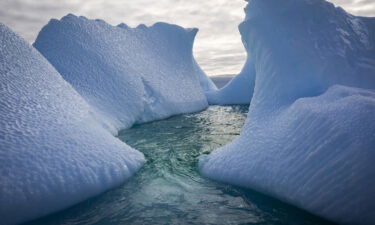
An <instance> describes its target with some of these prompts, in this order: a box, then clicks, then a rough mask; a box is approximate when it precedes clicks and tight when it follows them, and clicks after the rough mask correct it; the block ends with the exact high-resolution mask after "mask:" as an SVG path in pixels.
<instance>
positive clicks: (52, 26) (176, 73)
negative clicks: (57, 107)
mask: <svg viewBox="0 0 375 225" xmlns="http://www.w3.org/2000/svg"><path fill="white" fill-rule="evenodd" d="M197 31H198V30H197V29H184V28H182V27H179V26H177V25H170V24H166V23H156V24H154V25H153V26H151V27H147V26H145V25H140V26H138V27H137V28H130V27H128V26H127V25H125V24H120V25H118V26H111V25H109V24H107V23H105V22H104V21H102V20H89V19H87V18H85V17H77V16H74V15H72V14H69V15H67V16H65V17H63V18H62V19H61V20H51V21H50V22H49V23H48V24H47V25H46V26H45V27H44V28H43V29H42V30H41V32H40V33H39V35H38V37H37V40H36V41H35V43H34V47H35V48H36V49H38V50H39V51H40V52H41V53H42V54H43V55H44V56H45V57H46V58H47V59H48V60H49V61H50V62H51V64H52V65H53V66H54V67H55V68H56V69H57V71H59V72H60V74H61V75H62V76H63V78H64V79H65V80H67V81H68V82H69V83H70V84H71V85H72V86H73V87H74V88H75V90H76V91H77V92H78V93H79V94H80V95H81V96H82V97H83V98H84V99H85V100H86V101H87V102H88V103H89V104H90V105H92V106H93V108H94V109H95V111H96V112H97V114H99V115H100V117H101V118H102V120H101V121H102V123H103V125H104V126H105V127H107V128H108V129H109V130H111V132H112V133H114V134H116V132H117V131H118V130H120V129H124V128H128V127H130V126H131V125H133V124H134V123H143V122H148V121H152V120H157V119H163V118H166V117H169V116H172V115H175V114H181V113H190V112H196V111H200V110H203V109H205V108H206V107H207V106H208V104H207V100H206V97H205V93H204V92H205V91H208V90H212V89H215V86H214V84H213V83H212V82H211V80H210V79H209V78H208V77H207V76H206V74H204V72H203V71H202V70H201V69H200V68H199V66H198V65H197V63H196V62H195V60H194V58H193V55H192V48H193V42H194V38H195V35H196V33H197Z"/></svg>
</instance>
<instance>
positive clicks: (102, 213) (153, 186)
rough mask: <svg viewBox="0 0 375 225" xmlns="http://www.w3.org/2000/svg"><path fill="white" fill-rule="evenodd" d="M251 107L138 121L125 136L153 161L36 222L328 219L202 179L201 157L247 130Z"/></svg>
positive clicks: (299, 221)
mask: <svg viewBox="0 0 375 225" xmlns="http://www.w3.org/2000/svg"><path fill="white" fill-rule="evenodd" d="M247 108H248V106H212V107H210V108H208V109H207V110H206V111H204V112H200V113H196V114H189V115H180V116H175V117H172V118H169V119H166V120H162V121H156V122H152V123H147V124H143V125H136V126H134V127H133V128H131V129H129V130H124V131H122V132H120V134H119V138H120V139H121V140H123V141H125V142H126V143H128V144H129V145H130V146H132V147H134V148H136V149H138V150H140V151H142V152H143V153H144V154H145V156H146V158H147V160H148V161H147V163H146V164H145V165H144V166H143V168H142V169H141V170H140V171H139V172H138V173H137V174H136V175H135V176H134V177H132V178H131V179H130V180H129V181H128V182H126V183H125V184H123V185H122V186H121V187H118V188H116V189H113V190H110V191H108V192H106V193H104V194H102V195H100V196H98V197H95V198H92V199H89V200H87V201H85V202H82V203H80V204H78V205H76V206H73V207H71V208H69V209H67V210H65V211H62V212H59V213H56V214H53V215H50V216H48V217H45V218H42V219H40V220H37V221H34V222H32V223H30V224H66V225H68V224H69V225H77V224H215V225H219V224H296V225H297V224H298V225H300V224H327V222H325V221H323V220H321V219H319V218H317V217H314V216H312V215H310V214H308V213H306V212H304V211H301V210H298V209H296V208H294V207H292V206H290V205H287V204H284V203H282V202H279V201H277V200H275V199H272V198H270V197H267V196H264V195H262V194H259V193H257V192H255V191H251V190H246V189H242V188H238V187H234V186H231V185H226V184H220V183H217V182H214V181H210V180H208V179H205V178H203V177H201V176H200V175H199V173H198V171H197V157H198V156H199V155H202V154H207V153H209V152H210V151H212V150H214V149H216V148H218V147H220V146H222V145H224V144H226V143H228V142H230V141H231V140H233V139H234V138H235V137H236V136H238V135H239V134H240V130H241V128H242V126H243V124H244V121H245V118H246V114H247Z"/></svg>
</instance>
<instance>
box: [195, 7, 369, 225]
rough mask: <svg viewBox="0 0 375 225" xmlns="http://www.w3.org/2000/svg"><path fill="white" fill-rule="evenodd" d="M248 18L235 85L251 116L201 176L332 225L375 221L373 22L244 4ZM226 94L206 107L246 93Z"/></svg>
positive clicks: (337, 13)
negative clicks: (243, 60)
mask: <svg viewBox="0 0 375 225" xmlns="http://www.w3.org/2000/svg"><path fill="white" fill-rule="evenodd" d="M245 11H246V20H245V22H243V23H242V24H241V25H240V31H241V35H242V39H243V42H244V45H245V47H246V49H247V51H248V55H249V59H248V61H247V63H248V65H247V66H246V67H247V69H251V68H254V71H253V73H246V74H247V76H245V75H241V76H238V80H237V82H238V83H239V84H241V83H244V82H247V83H248V85H249V86H248V87H254V88H253V89H254V92H253V96H252V99H251V104H250V109H249V113H248V119H247V122H246V124H245V126H244V128H243V130H242V132H241V135H240V137H239V138H237V139H236V140H235V141H234V142H233V143H231V144H229V145H227V146H224V147H223V148H220V149H218V150H216V151H214V152H213V153H212V154H210V155H208V156H205V157H202V158H201V159H200V163H199V166H200V171H201V172H202V174H203V175H205V176H207V177H209V178H213V179H216V180H219V181H223V182H228V183H233V184H236V185H240V186H244V187H248V188H253V189H255V190H258V191H261V192H264V193H266V194H269V195H272V196H274V197H276V198H279V199H281V200H283V201H285V202H288V203H291V204H293V205H296V206H298V207H300V208H303V209H305V210H308V211H310V212H311V213H314V214H316V215H319V216H322V217H324V218H327V219H329V220H332V221H335V222H338V223H343V224H373V222H374V221H375V192H374V190H375V166H374V163H373V162H372V161H373V159H374V158H375V117H374V115H375V47H374V46H375V45H374V44H375V35H374V33H375V20H374V19H371V18H362V17H354V16H352V15H349V14H348V13H346V12H345V11H343V10H342V9H338V8H335V7H334V6H333V5H332V4H330V3H328V2H326V1H324V0H314V1H307V0H288V1H278V0H250V1H249V4H248V6H247V7H246V9H245ZM232 85H233V84H232ZM229 87H231V84H228V85H227V89H226V90H225V88H223V89H222V93H220V92H221V91H219V93H218V94H217V95H216V96H215V94H213V95H212V96H213V97H214V98H211V97H212V96H211V97H210V95H209V99H211V100H210V102H212V99H214V100H215V101H216V102H214V103H218V104H222V103H223V102H224V103H225V104H230V103H231V102H235V101H237V99H236V98H233V97H232V96H238V95H240V94H241V93H238V92H240V91H241V92H242V94H243V96H246V97H248V95H249V91H248V90H249V89H250V88H249V89H245V90H246V91H245V92H243V91H244V89H240V88H238V90H239V91H237V88H229ZM233 87H235V85H233ZM224 90H225V92H226V93H225V92H224ZM220 95H223V96H222V97H218V96H220ZM240 98H241V97H238V99H240Z"/></svg>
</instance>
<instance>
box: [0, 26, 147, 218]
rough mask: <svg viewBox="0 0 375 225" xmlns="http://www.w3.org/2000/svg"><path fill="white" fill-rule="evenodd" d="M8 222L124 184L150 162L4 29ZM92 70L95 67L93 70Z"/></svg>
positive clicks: (0, 213)
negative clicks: (98, 119) (102, 123)
mask: <svg viewBox="0 0 375 225" xmlns="http://www.w3.org/2000/svg"><path fill="white" fill-rule="evenodd" d="M0 46H1V48H0V92H1V93H0V127H1V129H0V223H1V224H14V223H20V222H23V221H26V220H30V219H33V218H37V217H40V216H44V215H46V214H48V213H51V212H54V211H57V210H60V209H63V208H65V207H67V206H70V205H72V204H74V203H77V202H80V201H82V200H85V199H87V198H89V197H92V196H95V195H97V194H99V193H102V192H103V191H105V190H107V189H109V188H111V187H113V186H116V185H119V184H121V183H122V182H123V181H124V180H125V179H127V178H128V177H130V176H131V175H132V174H133V173H134V172H135V171H136V170H137V169H138V168H139V167H140V166H141V165H142V164H143V162H144V157H143V154H142V153H140V152H138V151H135V150H134V149H132V148H130V147H129V146H127V145H126V144H124V143H123V142H121V141H120V140H118V139H117V138H116V137H114V136H113V135H112V134H111V133H110V132H108V131H107V130H106V129H104V128H103V127H102V126H101V125H100V124H99V123H97V122H96V119H95V118H97V117H98V116H94V113H95V112H93V110H92V109H91V107H90V106H89V105H88V104H87V103H86V102H85V100H84V99H83V98H82V97H81V96H80V95H79V94H78V93H77V92H76V91H75V90H74V89H73V88H72V86H71V85H69V84H68V83H67V82H66V81H65V80H63V78H62V77H61V75H60V74H59V73H58V72H57V71H56V70H55V69H54V68H53V67H52V66H51V65H50V64H49V63H48V61H47V60H46V59H45V58H44V57H43V56H42V55H41V54H40V53H39V52H38V51H37V50H35V49H34V48H33V47H32V46H30V45H29V44H27V43H26V42H25V41H24V40H23V39H21V38H20V37H18V36H17V35H16V34H15V33H13V32H12V31H11V30H10V29H8V28H7V27H6V26H4V25H2V24H0ZM88 69H90V68H88Z"/></svg>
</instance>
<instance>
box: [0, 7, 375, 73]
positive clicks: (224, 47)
mask: <svg viewBox="0 0 375 225" xmlns="http://www.w3.org/2000/svg"><path fill="white" fill-rule="evenodd" d="M333 2H334V3H335V4H336V5H339V6H342V7H344V8H345V9H347V10H349V11H350V12H351V13H353V14H356V15H364V16H375V1H373V0H333ZM245 5H246V2H245V1H243V0H230V1H228V0H206V1H202V0H189V1H186V0H158V1H154V0H137V1H134V0H59V1H54V0H1V1H0V22H2V23H5V24H6V25H8V26H9V27H11V28H12V29H13V30H15V31H16V32H18V33H19V34H20V35H21V36H23V37H24V38H25V39H27V40H28V41H29V42H33V41H34V39H35V37H36V35H37V33H38V32H39V30H40V29H41V28H42V27H43V26H44V25H45V24H46V23H47V22H48V21H49V20H50V19H51V18H61V17H62V16H64V15H66V14H68V13H74V14H77V15H83V16H86V17H88V18H100V19H103V20H105V21H107V22H108V23H110V24H113V25H117V24H119V23H122V22H123V23H126V24H128V25H129V26H132V27H135V26H137V25H138V24H140V23H144V24H146V25H152V24H154V23H155V22H158V21H163V22H168V23H174V24H179V25H181V26H184V27H198V28H199V29H200V31H199V33H198V35H197V39H196V43H195V46H194V54H195V56H196V58H197V61H198V63H199V64H200V65H201V66H202V68H203V69H204V70H205V71H206V72H207V73H208V74H210V75H214V74H234V73H238V72H239V71H240V70H241V68H242V65H243V63H244V61H245V58H246V54H245V51H244V48H243V45H242V43H241V37H240V35H239V32H238V28H237V27H238V24H240V23H241V21H242V20H243V18H244V13H243V8H244V7H245Z"/></svg>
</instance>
